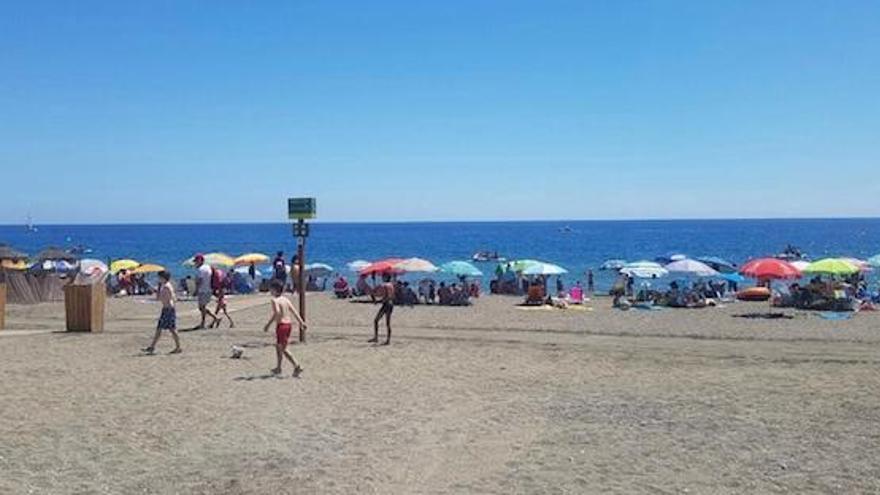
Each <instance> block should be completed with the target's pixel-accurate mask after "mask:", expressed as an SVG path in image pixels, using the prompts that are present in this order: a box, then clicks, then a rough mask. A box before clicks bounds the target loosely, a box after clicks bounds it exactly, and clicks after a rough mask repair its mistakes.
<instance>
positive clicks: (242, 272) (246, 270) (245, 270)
mask: <svg viewBox="0 0 880 495" xmlns="http://www.w3.org/2000/svg"><path fill="white" fill-rule="evenodd" d="M249 270H250V267H247V266H239V267H238V268H236V269H235V270H233V271H234V272H235V273H238V274H240V275H246V276H250V271H249ZM254 276H255V277H260V278H262V277H263V272H261V271H260V270H254Z"/></svg>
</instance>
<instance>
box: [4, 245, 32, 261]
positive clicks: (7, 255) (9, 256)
mask: <svg viewBox="0 0 880 495" xmlns="http://www.w3.org/2000/svg"><path fill="white" fill-rule="evenodd" d="M27 257H28V256H27V254H26V253H22V252H21V251H16V250H15V249H12V248H11V247H10V246H9V245H7V244H0V260H12V261H19V260H26V259H27Z"/></svg>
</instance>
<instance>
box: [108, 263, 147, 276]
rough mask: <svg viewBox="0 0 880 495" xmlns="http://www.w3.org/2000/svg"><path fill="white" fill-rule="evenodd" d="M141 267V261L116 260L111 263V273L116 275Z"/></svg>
mask: <svg viewBox="0 0 880 495" xmlns="http://www.w3.org/2000/svg"><path fill="white" fill-rule="evenodd" d="M139 266H141V262H140V261H135V260H130V259H124V260H116V261H113V262H111V263H110V273H112V274H114V275H116V274H117V273H119V272H121V271H122V270H134V269H135V268H137V267H139Z"/></svg>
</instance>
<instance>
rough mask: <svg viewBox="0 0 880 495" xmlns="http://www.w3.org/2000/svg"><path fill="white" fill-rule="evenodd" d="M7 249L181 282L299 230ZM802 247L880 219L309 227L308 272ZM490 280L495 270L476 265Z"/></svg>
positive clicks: (25, 242)
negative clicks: (138, 268)
mask: <svg viewBox="0 0 880 495" xmlns="http://www.w3.org/2000/svg"><path fill="white" fill-rule="evenodd" d="M0 243H6V244H9V245H11V246H13V247H14V248H16V249H18V250H22V251H25V252H27V253H29V254H31V255H35V254H36V253H38V252H39V251H40V250H41V249H43V248H45V247H47V246H57V247H62V248H72V247H78V246H79V247H83V248H85V249H87V250H89V251H88V254H85V255H84V256H83V257H87V258H97V259H101V260H104V261H106V260H108V259H120V258H133V259H136V260H138V261H141V262H144V263H146V262H150V263H158V264H161V265H164V266H166V267H167V268H169V269H170V270H171V271H172V273H173V274H175V275H180V274H185V273H187V272H188V269H187V268H185V267H183V266H182V262H183V261H184V260H185V259H187V258H189V257H190V256H192V255H193V254H194V253H196V252H203V253H206V252H213V251H221V252H225V253H228V254H230V255H233V256H235V255H238V254H242V253H246V252H254V251H255V252H262V253H265V254H267V255H269V256H273V255H274V254H275V252H276V251H284V252H285V255H286V256H287V258H288V259H289V257H290V255H292V254H293V253H294V252H295V251H296V239H295V238H294V237H293V232H292V228H291V225H290V224H286V223H253V224H244V223H242V224H194V225H186V224H164V225H160V224H137V225H38V226H37V231H36V232H29V231H28V230H27V229H26V228H25V227H24V226H20V225H8V226H0ZM787 245H794V246H797V247H798V248H800V249H801V250H802V251H803V252H804V253H806V254H807V255H808V256H810V257H811V258H813V259H818V258H822V257H827V256H853V257H857V258H868V257H870V256H873V255H876V254H878V253H880V219H878V218H850V219H766V220H753V219H749V220H638V221H636V220H633V221H527V222H526V221H522V222H520V221H510V222H422V223H328V222H314V223H312V224H310V233H309V237H308V239H307V241H306V262H308V263H311V262H322V263H327V264H329V265H331V266H333V267H335V268H336V269H337V270H338V271H339V272H340V273H342V274H347V275H351V273H350V272H349V271H348V270H347V268H346V264H347V263H348V262H351V261H353V260H361V259H363V260H376V259H382V258H387V257H421V258H426V259H429V260H431V261H433V262H434V263H435V264H438V265H439V264H441V263H444V262H446V261H452V260H470V258H471V256H472V255H473V254H474V253H475V252H476V251H481V250H487V251H492V252H495V251H497V252H498V253H499V254H500V255H502V256H504V257H506V258H508V259H517V258H530V259H538V260H543V261H548V262H551V263H555V264H558V265H561V266H563V267H564V268H566V269H567V270H568V271H569V275H567V276H565V277H564V279H565V281H566V282H567V283H574V282H575V281H577V280H582V279H583V278H584V273H585V271H586V270H587V269H593V270H594V271H595V274H596V283H597V287H599V288H602V287H605V286H608V285H610V284H611V283H612V281H613V274H611V273H608V272H601V271H598V270H597V268H598V267H599V266H600V264H601V263H602V262H603V261H605V260H607V259H611V258H620V259H625V260H628V261H635V260H641V259H648V260H650V259H654V258H655V257H657V256H663V255H668V254H670V253H681V254H685V255H688V256H691V257H698V256H704V255H711V256H719V257H721V258H725V259H727V260H729V261H732V262H734V263H738V264H739V263H742V262H744V261H746V260H748V259H750V258H754V257H760V256H766V255H773V254H776V253H779V252H780V251H782V250H783V249H784V248H785V247H786V246H787ZM477 265H478V266H479V267H480V268H481V269H482V270H483V271H484V273H486V275H487V277H489V276H491V274H492V272H493V270H494V267H495V265H494V264H492V263H478V264H477Z"/></svg>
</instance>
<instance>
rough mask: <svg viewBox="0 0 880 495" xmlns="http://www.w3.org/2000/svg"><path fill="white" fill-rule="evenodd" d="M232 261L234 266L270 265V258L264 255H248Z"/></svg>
mask: <svg viewBox="0 0 880 495" xmlns="http://www.w3.org/2000/svg"><path fill="white" fill-rule="evenodd" d="M232 261H233V265H234V266H245V265H250V264H251V263H253V264H255V265H265V264H267V263H269V257H268V256H266V255H265V254H263V253H247V254H243V255H241V256H239V257H238V258H235V259H234V260H232Z"/></svg>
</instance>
